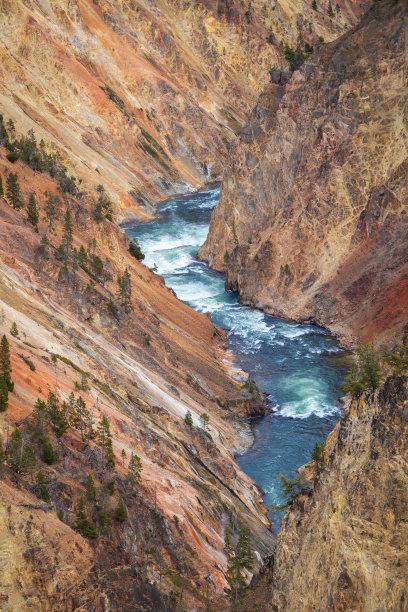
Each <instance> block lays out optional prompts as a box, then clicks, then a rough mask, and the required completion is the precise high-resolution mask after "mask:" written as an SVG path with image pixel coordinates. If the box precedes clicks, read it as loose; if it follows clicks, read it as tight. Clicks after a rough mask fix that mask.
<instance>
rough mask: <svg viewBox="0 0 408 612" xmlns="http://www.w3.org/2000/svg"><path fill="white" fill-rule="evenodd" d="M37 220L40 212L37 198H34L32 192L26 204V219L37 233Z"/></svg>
mask: <svg viewBox="0 0 408 612" xmlns="http://www.w3.org/2000/svg"><path fill="white" fill-rule="evenodd" d="M39 220H40V214H39V211H38V206H37V200H36V199H35V195H34V194H33V193H32V194H31V195H30V198H29V200H28V204H27V221H28V222H29V223H31V225H32V226H33V227H34V229H35V231H36V232H37V233H38V222H39Z"/></svg>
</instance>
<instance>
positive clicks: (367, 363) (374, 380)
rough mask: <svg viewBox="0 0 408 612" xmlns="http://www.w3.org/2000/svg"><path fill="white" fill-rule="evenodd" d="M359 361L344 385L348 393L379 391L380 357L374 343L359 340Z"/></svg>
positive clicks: (344, 389) (354, 365)
mask: <svg viewBox="0 0 408 612" xmlns="http://www.w3.org/2000/svg"><path fill="white" fill-rule="evenodd" d="M356 353H357V360H356V362H355V363H354V364H353V366H352V367H351V369H350V372H349V373H348V375H347V376H346V379H345V382H344V383H343V385H342V388H343V391H345V392H346V393H357V392H359V391H363V390H364V389H377V387H378V385H379V384H380V381H381V363H380V356H379V354H378V351H377V349H376V348H375V346H374V344H373V342H369V343H365V342H363V341H362V340H361V338H359V341H358V347H357V350H356Z"/></svg>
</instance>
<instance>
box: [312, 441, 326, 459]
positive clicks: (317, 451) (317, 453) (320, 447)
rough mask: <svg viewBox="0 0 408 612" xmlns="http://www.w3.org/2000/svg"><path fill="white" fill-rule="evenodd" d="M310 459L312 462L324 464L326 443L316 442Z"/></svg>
mask: <svg viewBox="0 0 408 612" xmlns="http://www.w3.org/2000/svg"><path fill="white" fill-rule="evenodd" d="M309 453H310V458H311V460H312V461H316V462H318V463H323V462H324V442H322V443H321V444H319V443H318V442H315V444H314V447H313V450H311V451H309Z"/></svg>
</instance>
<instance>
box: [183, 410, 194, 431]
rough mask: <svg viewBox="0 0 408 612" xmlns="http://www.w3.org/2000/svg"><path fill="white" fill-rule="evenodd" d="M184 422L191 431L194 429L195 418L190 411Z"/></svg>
mask: <svg viewBox="0 0 408 612" xmlns="http://www.w3.org/2000/svg"><path fill="white" fill-rule="evenodd" d="M184 422H185V424H186V425H187V427H189V428H190V429H193V416H192V414H191V412H190V410H187V412H186V415H185V417H184Z"/></svg>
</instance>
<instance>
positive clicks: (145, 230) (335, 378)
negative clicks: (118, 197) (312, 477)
mask: <svg viewBox="0 0 408 612" xmlns="http://www.w3.org/2000/svg"><path fill="white" fill-rule="evenodd" d="M218 194H219V191H218V189H216V190H213V191H210V190H205V191H204V192H197V193H195V194H193V195H192V196H191V198H185V197H183V198H180V199H176V200H171V201H169V202H167V203H165V204H163V205H162V206H161V207H160V208H159V210H158V215H157V217H156V218H155V219H154V220H152V221H150V222H148V223H145V224H141V225H140V224H139V225H137V226H136V227H134V228H129V229H128V233H129V235H130V236H131V237H133V236H135V237H136V238H137V239H138V240H139V242H140V245H141V247H142V250H143V252H144V253H145V255H146V259H145V263H146V265H148V266H149V267H150V266H153V265H156V266H157V269H158V273H159V274H161V275H162V276H163V278H164V280H165V282H166V285H167V286H169V287H171V288H172V289H173V290H174V291H175V293H176V295H177V297H178V298H179V299H181V300H183V301H185V302H186V303H187V304H189V305H190V306H191V307H192V308H194V309H195V310H197V311H198V312H201V313H205V314H207V315H209V316H211V319H212V322H213V323H214V324H215V325H217V326H219V327H222V328H224V329H226V330H227V340H228V347H229V350H230V351H231V354H232V355H233V361H234V367H235V368H238V369H241V370H243V371H244V372H248V373H249V376H250V379H254V380H255V381H256V383H257V385H258V387H259V388H260V390H261V391H262V392H264V393H265V394H266V395H267V398H268V400H267V403H268V407H269V408H270V409H271V410H272V411H274V412H273V413H272V414H269V415H267V416H265V417H264V418H262V419H261V421H257V422H254V423H253V432H252V435H251V438H252V440H253V441H254V443H253V444H251V445H250V447H249V448H248V450H247V451H246V452H245V453H244V454H242V452H240V453H239V455H238V456H237V462H238V464H239V465H240V467H241V469H243V470H244V472H246V473H247V474H249V475H250V476H251V477H252V478H253V479H254V480H255V481H256V482H257V483H258V485H259V486H260V488H261V489H262V490H263V491H264V492H265V503H266V504H268V503H275V504H279V503H281V496H280V488H279V480H278V478H277V475H278V474H279V473H281V472H283V473H287V474H291V473H294V471H295V470H296V469H297V468H298V467H299V466H300V465H302V464H304V463H306V462H307V461H308V459H309V450H310V449H312V448H313V446H314V443H315V442H316V441H317V442H319V443H320V442H322V441H323V440H324V439H325V438H326V436H327V435H328V433H329V432H330V431H331V430H332V429H333V427H334V426H335V424H336V423H337V420H338V419H339V417H340V415H341V407H340V405H339V402H338V398H339V397H340V395H341V391H340V383H341V381H342V379H343V375H344V372H345V370H346V367H345V364H344V363H342V359H341V356H342V355H343V352H342V351H341V349H340V347H339V346H338V344H337V343H336V340H335V339H334V338H332V337H330V336H329V334H328V333H327V332H326V331H325V330H323V329H322V328H318V327H316V326H314V325H310V324H302V325H300V324H296V323H291V322H288V321H286V320H283V319H279V318H277V317H274V316H271V315H268V314H265V313H264V312H262V311H261V310H259V309H252V308H249V307H247V306H245V305H242V304H240V303H239V301H238V295H237V294H236V293H234V292H231V291H226V290H225V287H224V284H225V277H224V275H223V274H222V273H219V272H216V271H213V270H211V269H209V268H208V266H207V265H206V264H205V263H204V262H200V261H198V260H197V258H196V254H197V251H198V248H199V247H200V245H201V244H202V243H203V242H204V240H205V237H206V234H207V231H208V223H209V217H210V214H211V211H212V208H213V207H214V206H215V205H216V203H217V201H218ZM240 384H243V382H242V383H241V382H240Z"/></svg>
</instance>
